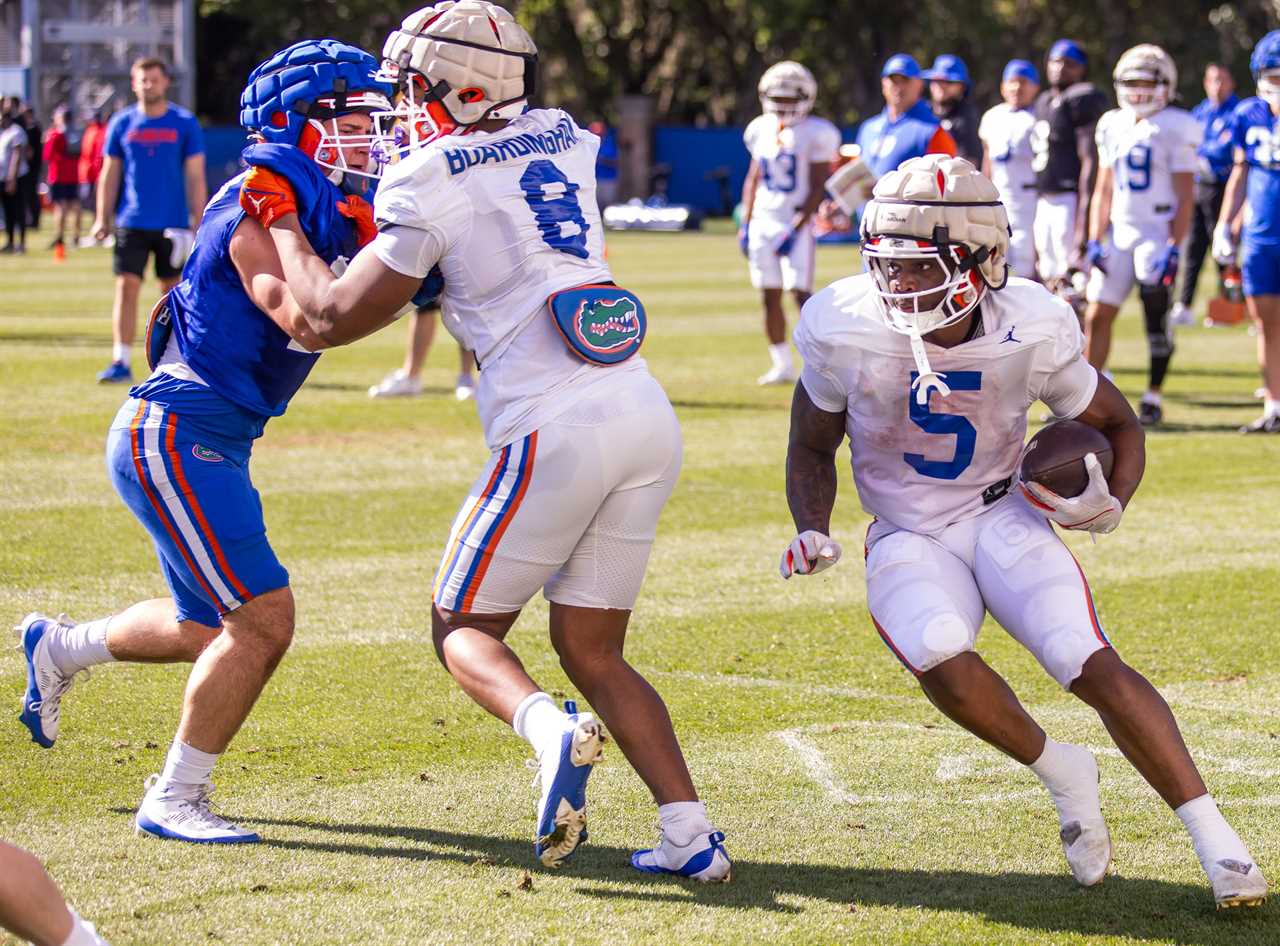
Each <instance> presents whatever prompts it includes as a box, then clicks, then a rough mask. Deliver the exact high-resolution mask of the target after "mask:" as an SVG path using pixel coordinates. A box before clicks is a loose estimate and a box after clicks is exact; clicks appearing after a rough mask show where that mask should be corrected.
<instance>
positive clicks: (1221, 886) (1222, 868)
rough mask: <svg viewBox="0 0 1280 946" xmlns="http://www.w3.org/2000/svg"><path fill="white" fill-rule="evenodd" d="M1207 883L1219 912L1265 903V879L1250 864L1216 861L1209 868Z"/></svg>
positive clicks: (1254, 866) (1225, 860)
mask: <svg viewBox="0 0 1280 946" xmlns="http://www.w3.org/2000/svg"><path fill="white" fill-rule="evenodd" d="M1209 883H1211V884H1212V885H1213V899H1214V902H1215V903H1217V905H1218V909H1219V910H1230V909H1232V908H1233V907H1260V906H1262V905H1263V904H1264V903H1266V901H1267V878H1265V877H1263V876H1262V871H1260V870H1258V865H1257V864H1254V863H1252V862H1247V863H1246V862H1245V861H1235V860H1230V859H1224V860H1221V861H1218V862H1217V863H1215V864H1214V865H1213V866H1212V867H1210V868H1209Z"/></svg>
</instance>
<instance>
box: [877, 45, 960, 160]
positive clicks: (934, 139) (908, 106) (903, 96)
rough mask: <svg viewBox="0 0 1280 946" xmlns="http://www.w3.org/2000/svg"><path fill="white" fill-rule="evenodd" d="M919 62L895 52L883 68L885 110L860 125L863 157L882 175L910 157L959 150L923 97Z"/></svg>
mask: <svg viewBox="0 0 1280 946" xmlns="http://www.w3.org/2000/svg"><path fill="white" fill-rule="evenodd" d="M923 91H924V79H923V78H922V76H921V73H920V65H919V63H917V62H916V61H915V60H914V59H913V58H911V57H910V56H908V55H907V54H906V53H895V54H894V55H892V56H890V57H889V59H888V61H887V62H885V64H884V68H883V69H881V70H880V92H881V94H882V95H883V96H884V110H883V111H882V112H880V114H879V115H875V116H873V117H871V118H868V119H867V120H866V121H865V122H863V123H862V125H861V126H860V127H859V128H858V147H859V148H860V149H861V151H862V160H863V161H864V162H865V163H866V165H867V167H868V168H869V169H870V170H871V173H872V174H873V175H875V177H877V178H879V177H881V176H882V175H884V174H887V173H888V172H889V171H893V170H895V169H897V167H898V165H899V164H901V163H902V162H903V161H905V160H907V159H908V158H918V157H920V156H921V155H925V154H951V155H954V154H955V153H956V143H955V140H954V139H953V138H952V137H951V135H949V134H948V133H947V132H946V130H945V129H943V128H942V126H941V125H940V124H939V123H938V119H937V118H936V117H935V116H934V114H933V111H932V110H931V109H930V108H929V106H928V104H926V103H925V102H924V101H922V100H921V93H922V92H923Z"/></svg>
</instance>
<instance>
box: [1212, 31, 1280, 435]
mask: <svg viewBox="0 0 1280 946" xmlns="http://www.w3.org/2000/svg"><path fill="white" fill-rule="evenodd" d="M1249 69H1250V71H1251V72H1252V73H1253V79H1254V83H1255V87H1256V90H1257V93H1258V94H1257V96H1255V97H1254V98H1249V99H1245V100H1244V101H1243V102H1241V103H1240V104H1239V105H1238V106H1236V110H1235V112H1234V114H1233V115H1232V117H1231V136H1232V142H1233V144H1234V147H1235V166H1234V167H1233V168H1232V170H1231V177H1230V178H1229V179H1228V181H1227V191H1226V195H1225V196H1224V197H1223V200H1222V214H1221V216H1219V218H1218V225H1217V227H1216V228H1215V229H1214V235H1213V255H1214V256H1215V257H1216V258H1217V259H1219V260H1221V261H1230V260H1232V259H1233V258H1234V257H1235V255H1236V251H1237V246H1236V243H1237V235H1236V233H1235V232H1234V228H1233V222H1234V221H1235V219H1236V216H1237V214H1238V213H1239V212H1240V208H1241V205H1244V208H1245V213H1244V230H1243V234H1241V235H1240V237H1239V243H1240V245H1239V248H1238V249H1239V253H1240V268H1241V271H1242V272H1241V275H1242V277H1243V279H1242V281H1243V284H1244V300H1245V306H1246V308H1247V309H1248V310H1249V316H1250V318H1252V319H1253V322H1254V324H1255V325H1256V326H1257V327H1258V365H1259V367H1261V368H1262V383H1263V387H1264V388H1265V389H1266V390H1265V397H1266V400H1265V402H1264V406H1263V410H1262V416H1261V417H1259V418H1258V419H1257V420H1255V421H1254V422H1253V423H1251V424H1249V425H1247V426H1245V427H1242V428H1240V430H1241V432H1242V433H1266V434H1275V433H1280V30H1272V31H1271V32H1270V33H1268V34H1267V35H1266V36H1264V37H1262V39H1260V40H1259V41H1258V45H1257V46H1255V47H1254V49H1253V56H1252V57H1251V58H1250V60H1249Z"/></svg>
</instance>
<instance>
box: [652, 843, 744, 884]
mask: <svg viewBox="0 0 1280 946" xmlns="http://www.w3.org/2000/svg"><path fill="white" fill-rule="evenodd" d="M631 866H632V867H634V868H635V869H636V870H638V871H642V872H644V873H646V874H673V875H675V876H676V877H689V878H692V879H693V880H698V881H701V882H702V883H704V884H727V883H728V882H729V881H730V879H731V878H732V874H733V864H732V862H731V861H730V860H729V852H728V851H726V850H725V849H724V834H723V833H722V832H720V831H706V832H701V833H699V834H695V835H694V836H693V837H692V838H691V839H690V840H689V842H688V843H687V844H680V845H678V844H674V843H673V842H672V841H671V839H670V838H668V837H666V836H665V835H664V836H663V838H662V841H661V843H659V845H658V846H657V847H656V848H651V849H649V850H646V851H636V852H635V853H634V854H632V855H631Z"/></svg>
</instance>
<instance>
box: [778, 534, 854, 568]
mask: <svg viewBox="0 0 1280 946" xmlns="http://www.w3.org/2000/svg"><path fill="white" fill-rule="evenodd" d="M840 554H841V549H840V543H839V542H837V541H836V540H835V539H833V538H831V537H830V536H828V535H823V534H822V533H821V532H817V531H815V530H814V529H808V530H806V531H804V532H801V533H800V534H799V535H798V536H796V537H795V538H794V539H792V540H791V544H790V545H788V546H787V550H786V551H785V552H783V553H782V561H781V562H780V563H779V565H778V573H779V574H780V575H782V577H783V578H790V577H791V576H792V575H816V574H817V573H818V572H820V571H822V570H823V569H825V568H830V567H831V566H832V565H834V564H835V563H836V562H838V561H840Z"/></svg>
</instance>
